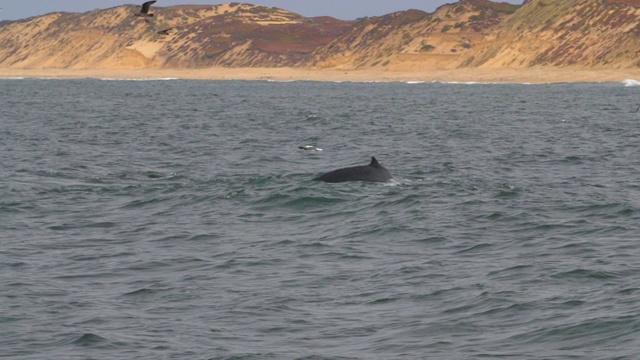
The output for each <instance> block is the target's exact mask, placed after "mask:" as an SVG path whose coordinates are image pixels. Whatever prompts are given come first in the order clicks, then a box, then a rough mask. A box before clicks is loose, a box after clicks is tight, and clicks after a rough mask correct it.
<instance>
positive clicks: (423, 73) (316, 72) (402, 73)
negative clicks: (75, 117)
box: [0, 67, 640, 83]
mask: <svg viewBox="0 0 640 360" xmlns="http://www.w3.org/2000/svg"><path fill="white" fill-rule="evenodd" d="M0 77H3V78H8V77H38V78H40V77H45V78H108V79H168V78H176V79H201V80H272V81H296V80H310V81H333V82H339V81H356V82H363V81H380V82H393V81H425V82H431V81H445V82H492V83H556V82H562V83H564V82H617V81H623V80H625V79H640V69H607V68H602V69H581V68H558V67H537V68H498V69H491V68H463V69H421V68H419V67H414V68H407V69H402V70H369V69H368V70H360V69H355V70H354V69H312V68H221V67H215V68H199V69H194V68H153V69H20V68H0Z"/></svg>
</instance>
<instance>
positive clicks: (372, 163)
mask: <svg viewBox="0 0 640 360" xmlns="http://www.w3.org/2000/svg"><path fill="white" fill-rule="evenodd" d="M369 166H373V167H374V168H379V167H381V165H380V163H379V162H378V160H376V158H374V157H373V156H372V157H371V164H369Z"/></svg>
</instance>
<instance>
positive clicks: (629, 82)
mask: <svg viewBox="0 0 640 360" xmlns="http://www.w3.org/2000/svg"><path fill="white" fill-rule="evenodd" d="M622 83H623V84H624V86H640V81H638V80H633V79H624V80H623V81H622Z"/></svg>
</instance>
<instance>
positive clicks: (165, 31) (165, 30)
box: [156, 28, 173, 35]
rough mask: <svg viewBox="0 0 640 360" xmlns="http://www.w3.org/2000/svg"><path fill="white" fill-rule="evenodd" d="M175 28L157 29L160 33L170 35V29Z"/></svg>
mask: <svg viewBox="0 0 640 360" xmlns="http://www.w3.org/2000/svg"><path fill="white" fill-rule="evenodd" d="M171 30H173V28H168V29H164V30H158V31H156V32H157V33H158V35H169V31H171Z"/></svg>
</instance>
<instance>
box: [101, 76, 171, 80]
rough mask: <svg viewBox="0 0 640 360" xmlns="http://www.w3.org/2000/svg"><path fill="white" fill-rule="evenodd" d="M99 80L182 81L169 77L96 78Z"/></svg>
mask: <svg viewBox="0 0 640 360" xmlns="http://www.w3.org/2000/svg"><path fill="white" fill-rule="evenodd" d="M96 79H97V80H102V81H170V80H180V79H179V78H174V77H168V78H149V79H145V78H96Z"/></svg>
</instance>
